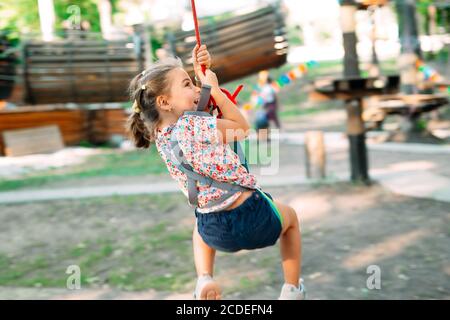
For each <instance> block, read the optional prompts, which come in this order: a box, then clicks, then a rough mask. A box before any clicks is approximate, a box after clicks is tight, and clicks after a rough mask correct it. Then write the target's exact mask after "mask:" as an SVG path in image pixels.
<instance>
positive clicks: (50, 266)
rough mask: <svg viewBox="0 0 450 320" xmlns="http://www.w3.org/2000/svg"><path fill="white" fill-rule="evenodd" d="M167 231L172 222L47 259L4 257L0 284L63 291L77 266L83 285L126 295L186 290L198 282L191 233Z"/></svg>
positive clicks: (61, 250) (0, 262)
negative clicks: (69, 272) (105, 286)
mask: <svg viewBox="0 0 450 320" xmlns="http://www.w3.org/2000/svg"><path fill="white" fill-rule="evenodd" d="M168 226H169V222H168V221H163V222H161V223H159V224H157V225H155V226H154V227H152V228H148V229H146V230H144V232H132V231H129V232H126V233H125V236H124V237H123V236H122V237H119V236H116V237H114V236H113V235H111V237H110V238H100V239H96V240H92V241H83V242H81V243H79V244H76V245H74V246H72V247H66V248H59V249H58V250H56V251H55V252H52V254H51V255H50V254H48V255H45V256H43V255H37V256H34V257H14V258H11V257H7V256H6V255H4V254H0V285H1V286H24V287H36V286H38V287H60V288H64V287H65V286H66V280H67V277H68V276H69V275H67V274H65V271H66V269H67V267H68V266H69V265H78V266H79V267H80V271H81V285H82V286H83V285H98V284H108V285H110V286H112V287H116V288H119V289H123V290H144V289H149V288H153V289H155V290H168V291H173V290H179V289H182V288H183V286H184V285H185V284H187V283H188V282H190V281H192V279H193V278H195V275H194V270H193V268H192V266H193V261H192V253H191V251H192V250H191V246H192V244H191V238H192V230H191V229H190V228H187V227H175V228H168ZM172 227H174V226H173V225H172ZM169 229H170V230H169ZM119 252H121V253H120V254H119ZM41 254H42V253H41Z"/></svg>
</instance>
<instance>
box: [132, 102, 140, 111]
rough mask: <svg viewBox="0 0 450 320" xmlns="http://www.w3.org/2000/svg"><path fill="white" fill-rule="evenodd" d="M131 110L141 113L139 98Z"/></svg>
mask: <svg viewBox="0 0 450 320" xmlns="http://www.w3.org/2000/svg"><path fill="white" fill-rule="evenodd" d="M131 110H133V112H134V113H141V108H140V107H139V103H138V102H137V100H134V103H133V106H132V107H131Z"/></svg>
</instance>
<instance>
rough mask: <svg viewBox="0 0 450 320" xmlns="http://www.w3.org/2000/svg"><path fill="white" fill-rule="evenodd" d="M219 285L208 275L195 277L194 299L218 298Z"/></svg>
mask: <svg viewBox="0 0 450 320" xmlns="http://www.w3.org/2000/svg"><path fill="white" fill-rule="evenodd" d="M220 294H221V293H220V287H219V285H218V284H217V282H216V281H214V279H213V278H212V277H211V276H210V275H204V276H201V277H199V278H198V279H197V285H196V286H195V291H194V299H195V300H220V298H221V297H220Z"/></svg>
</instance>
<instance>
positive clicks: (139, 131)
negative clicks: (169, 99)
mask: <svg viewBox="0 0 450 320" xmlns="http://www.w3.org/2000/svg"><path fill="white" fill-rule="evenodd" d="M181 66H182V64H181V60H180V59H174V58H167V59H165V60H163V61H158V62H157V63H155V64H154V65H152V66H151V67H150V68H149V69H148V70H145V71H143V72H142V73H140V74H138V75H137V76H136V77H134V79H133V80H132V81H131V83H130V87H129V92H130V100H131V101H132V102H133V112H132V114H131V115H130V117H129V118H128V120H127V123H126V130H127V132H128V134H129V135H130V138H131V140H132V141H133V143H134V145H135V146H136V147H138V148H145V149H146V148H148V147H150V143H152V142H154V141H155V139H156V128H157V127H158V124H159V122H160V121H161V116H160V114H159V111H158V108H157V105H156V98H157V97H158V96H159V95H161V94H165V93H167V91H168V89H169V86H170V83H169V80H168V76H167V75H168V73H169V72H170V71H171V70H173V69H175V68H180V67H181Z"/></svg>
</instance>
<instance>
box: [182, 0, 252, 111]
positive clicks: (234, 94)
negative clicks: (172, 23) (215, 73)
mask: <svg viewBox="0 0 450 320" xmlns="http://www.w3.org/2000/svg"><path fill="white" fill-rule="evenodd" d="M191 8H192V17H193V19H194V27H195V38H196V39H197V44H198V46H199V47H200V46H201V45H202V40H201V38H200V28H199V27H198V19H197V10H196V9H195V0H191ZM201 67H202V72H203V74H206V66H205V65H202V66H201ZM242 87H243V85H240V86H238V87H237V89H236V90H235V91H234V93H233V94H231V93H230V92H229V91H228V90H226V89H223V88H220V90H222V92H223V93H225V94H226V95H227V97H228V98H229V99H230V100H231V101H232V102H233V103H234V104H237V102H236V98H237V95H238V94H239V92H240V91H241V89H242ZM209 104H210V105H211V104H212V105H213V110H214V109H217V111H218V113H219V114H218V115H217V117H218V118H222V112H221V111H220V109H219V107H218V106H217V105H216V102H215V101H214V98H213V97H212V96H211V99H210V100H209Z"/></svg>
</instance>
